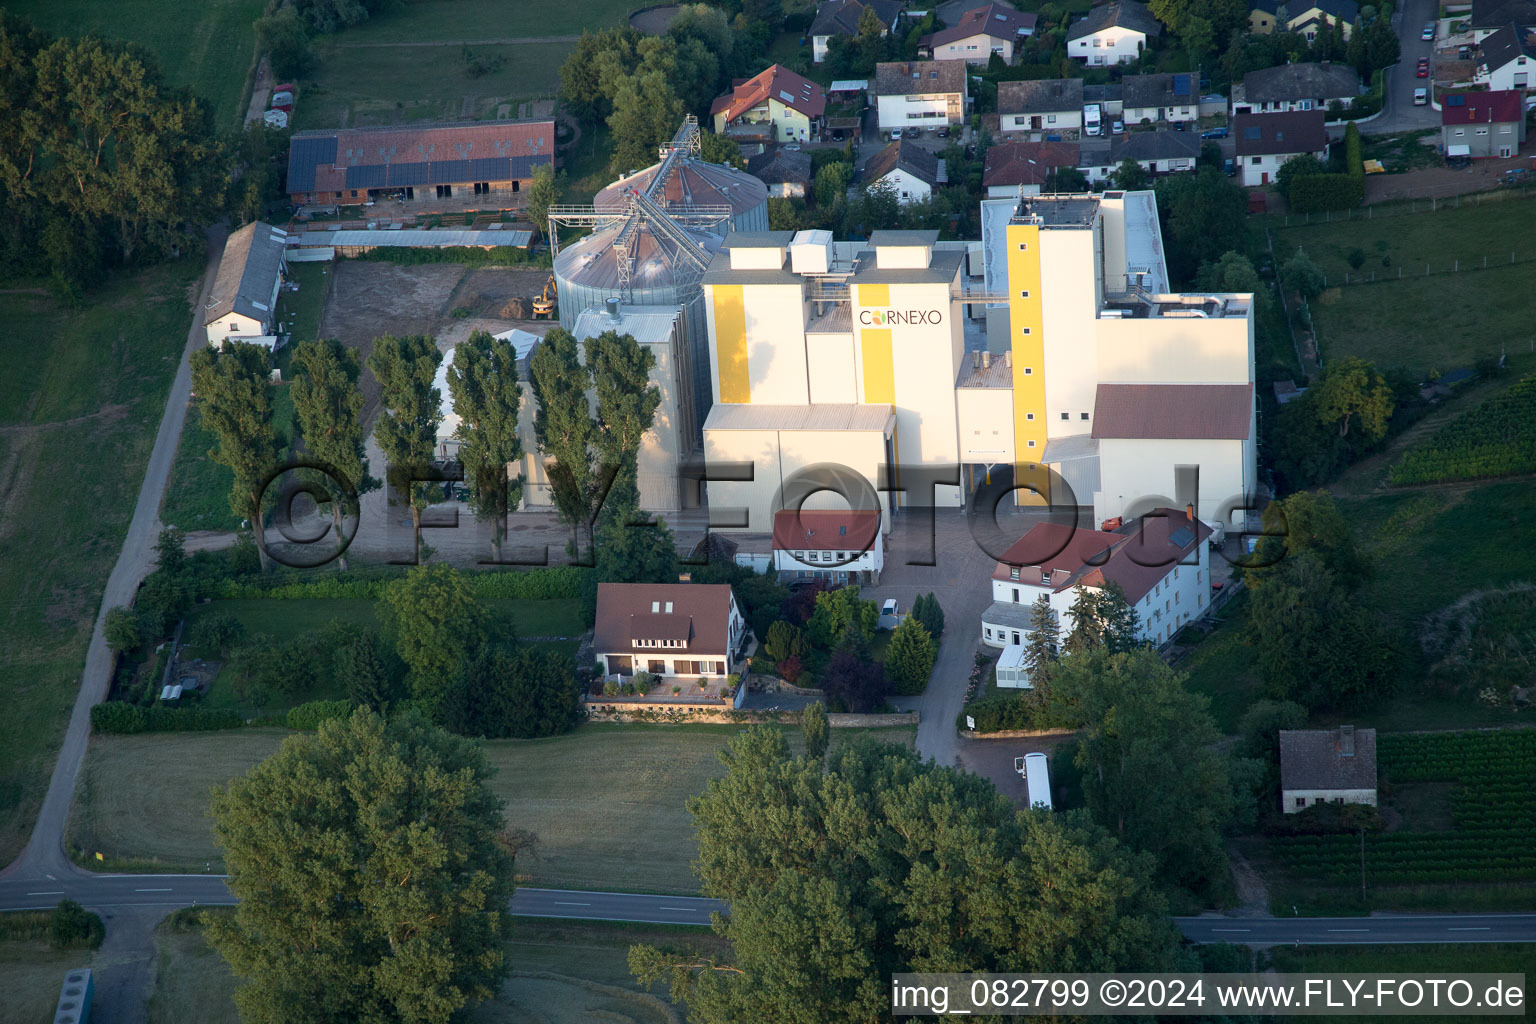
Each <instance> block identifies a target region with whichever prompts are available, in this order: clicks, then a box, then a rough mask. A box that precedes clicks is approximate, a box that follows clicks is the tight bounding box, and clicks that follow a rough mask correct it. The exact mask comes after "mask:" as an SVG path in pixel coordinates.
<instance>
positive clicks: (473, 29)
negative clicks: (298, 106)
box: [337, 0, 648, 43]
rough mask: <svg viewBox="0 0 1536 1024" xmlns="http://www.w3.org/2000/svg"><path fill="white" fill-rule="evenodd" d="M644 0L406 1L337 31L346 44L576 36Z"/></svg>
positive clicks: (614, 20)
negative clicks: (577, 1) (571, 0)
mask: <svg viewBox="0 0 1536 1024" xmlns="http://www.w3.org/2000/svg"><path fill="white" fill-rule="evenodd" d="M646 6H648V5H647V4H646V3H645V2H644V0H582V2H581V3H571V2H570V0H480V2H478V3H465V2H464V0H408V2H406V3H404V4H402V5H399V6H398V7H397V9H396V10H394V11H393V12H390V13H386V14H381V15H378V16H376V17H374V18H372V19H371V20H369V21H365V22H363V23H362V24H361V25H355V26H353V27H352V28H349V29H347V30H346V31H345V32H344V33H342V34H340V35H338V37H337V38H338V39H339V40H340V41H342V42H346V43H415V42H441V41H448V42H458V41H460V40H468V41H471V42H473V41H476V40H482V39H522V38H525V37H532V38H546V37H549V36H564V35H571V36H575V35H580V34H581V33H582V31H583V30H589V31H593V32H595V31H597V30H598V29H603V28H610V27H612V26H616V25H622V24H624V20H625V18H627V17H628V16H629V12H630V11H634V10H638V9H639V8H641V7H646Z"/></svg>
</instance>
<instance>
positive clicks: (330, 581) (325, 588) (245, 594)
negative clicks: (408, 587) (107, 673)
mask: <svg viewBox="0 0 1536 1024" xmlns="http://www.w3.org/2000/svg"><path fill="white" fill-rule="evenodd" d="M581 573H582V570H580V569H578V568H576V567H575V566H569V565H560V566H550V567H549V568H545V569H530V570H526V571H522V572H466V573H464V574H463V576H464V578H465V580H467V581H468V582H469V586H470V590H471V591H473V593H474V594H475V595H476V596H477V597H485V598H512V599H519V600H525V601H545V600H551V599H554V598H573V597H579V596H581ZM401 575H403V574H392V575H390V576H384V577H379V576H362V575H358V574H354V573H337V574H334V575H329V576H325V577H323V578H321V579H317V580H301V581H293V580H288V581H284V580H283V579H282V578H281V577H279V578H277V579H262V578H256V579H245V580H224V581H222V582H221V583H219V584H218V585H217V586H215V587H214V588H213V593H212V595H211V596H212V597H215V598H222V599H225V600H229V599H235V598H257V599H266V600H271V601H296V600H310V599H314V598H330V599H339V598H354V599H362V600H374V599H377V598H378V597H380V596H382V594H383V591H384V588H385V587H387V586H388V585H389V584H390V583H392V582H394V581H395V580H397V579H399V578H400V576H401Z"/></svg>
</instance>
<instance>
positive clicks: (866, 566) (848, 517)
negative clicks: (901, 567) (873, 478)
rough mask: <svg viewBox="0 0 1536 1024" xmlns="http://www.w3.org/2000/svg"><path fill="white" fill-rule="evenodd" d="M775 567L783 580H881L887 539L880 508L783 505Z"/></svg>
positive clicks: (776, 526) (777, 514)
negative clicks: (824, 507) (791, 507)
mask: <svg viewBox="0 0 1536 1024" xmlns="http://www.w3.org/2000/svg"><path fill="white" fill-rule="evenodd" d="M773 568H774V571H775V572H776V573H777V574H778V578H779V581H780V582H788V581H790V580H824V581H826V582H827V583H828V584H831V585H835V584H842V583H858V584H867V585H873V584H877V583H879V582H880V571H881V570H882V569H884V568H885V542H884V539H883V538H882V536H881V534H880V512H879V510H878V509H872V510H869V511H856V510H854V509H800V510H798V511H797V510H795V509H783V510H781V511H779V512H775V513H774V516H773Z"/></svg>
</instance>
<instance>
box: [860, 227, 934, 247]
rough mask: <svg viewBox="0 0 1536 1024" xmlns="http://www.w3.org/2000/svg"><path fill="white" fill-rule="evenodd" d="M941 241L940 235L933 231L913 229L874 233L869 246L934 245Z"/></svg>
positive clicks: (871, 234) (870, 237) (871, 235)
mask: <svg viewBox="0 0 1536 1024" xmlns="http://www.w3.org/2000/svg"><path fill="white" fill-rule="evenodd" d="M938 240H939V233H938V232H937V231H934V230H931V229H913V230H910V231H873V232H871V233H870V236H869V244H870V245H872V246H875V247H877V248H878V247H879V246H882V245H929V246H931V245H933V243H934V242H937V241H938Z"/></svg>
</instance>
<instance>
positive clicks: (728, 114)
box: [709, 64, 827, 142]
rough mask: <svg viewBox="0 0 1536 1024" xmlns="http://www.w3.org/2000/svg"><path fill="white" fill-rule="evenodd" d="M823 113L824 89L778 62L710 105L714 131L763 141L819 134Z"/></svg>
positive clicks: (804, 139)
mask: <svg viewBox="0 0 1536 1024" xmlns="http://www.w3.org/2000/svg"><path fill="white" fill-rule="evenodd" d="M826 112H827V92H826V90H825V89H823V88H822V87H821V86H820V85H817V84H816V83H815V82H813V81H811V80H810V79H809V78H806V77H804V76H803V75H798V74H796V73H795V72H793V71H791V70H789V69H788V68H786V67H784V66H783V65H781V64H775V65H773V66H772V67H770V68H768V69H766V70H764V71H760V72H758V73H757V74H755V75H753V76H752V77H751V78H747V79H743V80H741V81H739V82H737V83H735V85H734V86H733V87H732V89H731V91H730V92H728V93H726V94H725V95H723V96H717V97H715V102H714V103H712V104H710V108H709V116H710V119H711V120H713V122H714V126H715V134H717V135H730V136H732V137H734V138H753V139H758V138H760V139H761V140H762V141H764V142H804V141H806V140H808V139H810V138H812V137H814V136H817V135H820V134H821V119H822V117H823V116H824V115H825V114H826Z"/></svg>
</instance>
